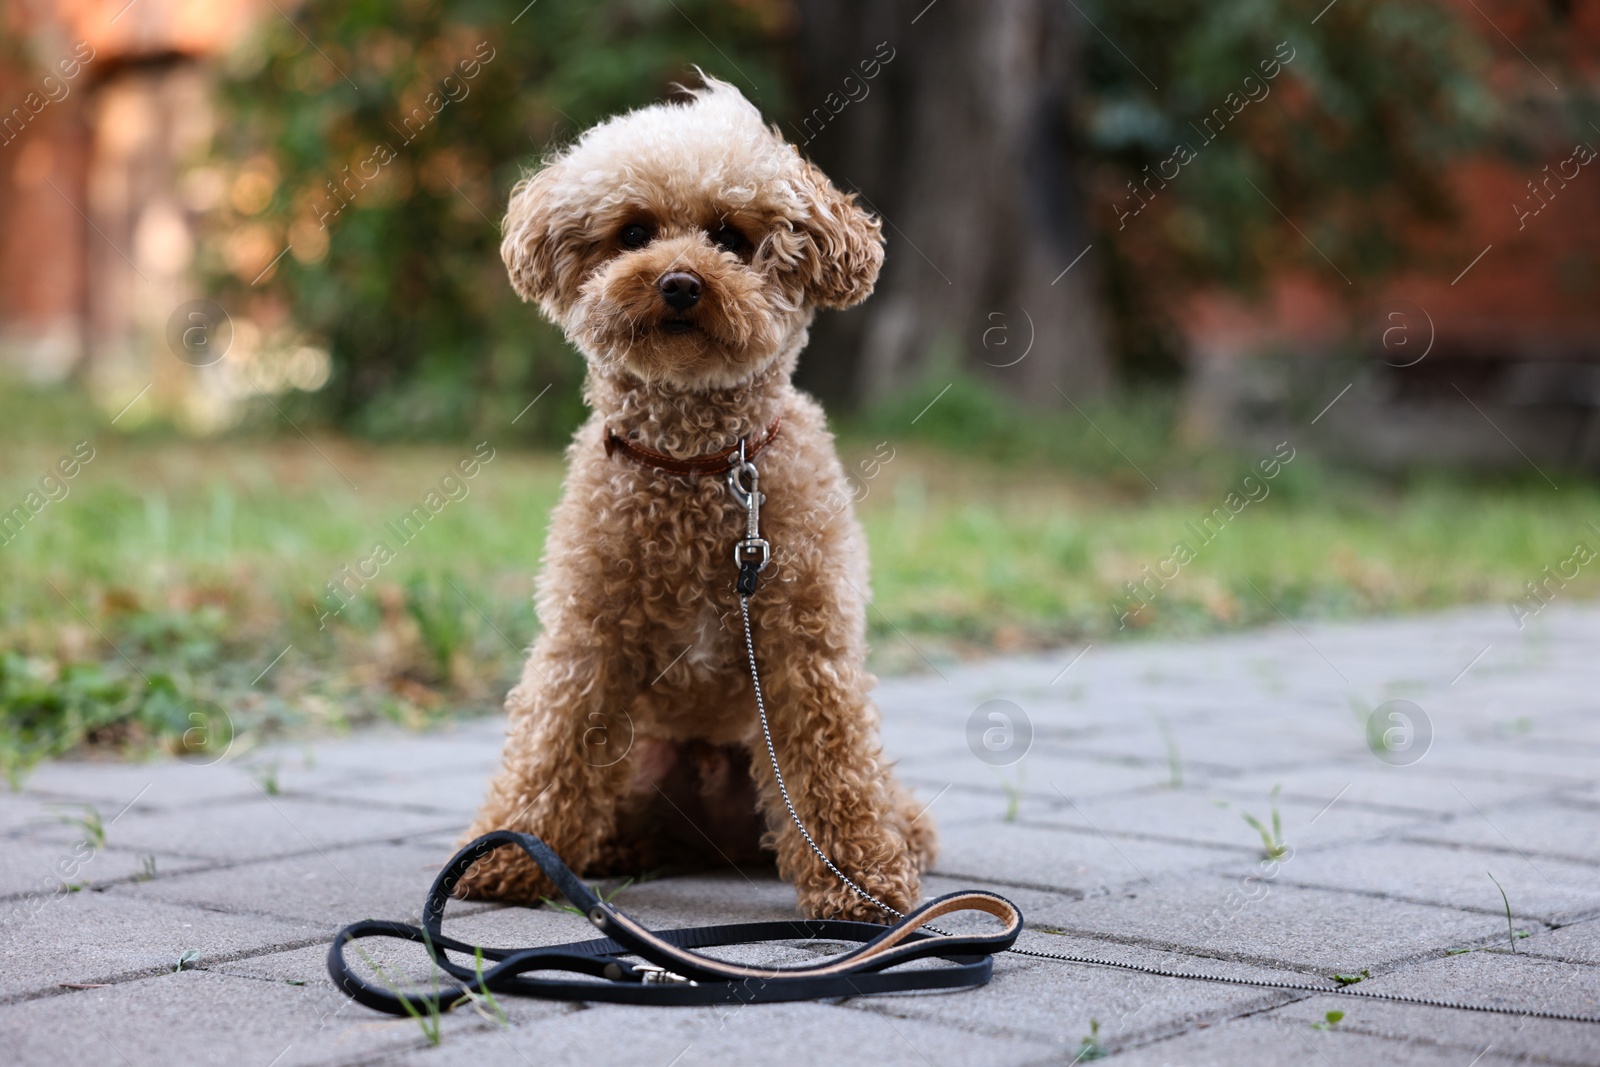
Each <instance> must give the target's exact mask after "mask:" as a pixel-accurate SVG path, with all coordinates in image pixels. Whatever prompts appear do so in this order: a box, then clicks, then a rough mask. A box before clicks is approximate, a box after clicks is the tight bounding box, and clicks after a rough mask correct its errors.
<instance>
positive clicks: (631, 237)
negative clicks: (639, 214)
mask: <svg viewBox="0 0 1600 1067" xmlns="http://www.w3.org/2000/svg"><path fill="white" fill-rule="evenodd" d="M617 240H619V241H621V242H622V247H623V248H643V247H644V246H645V245H647V244H649V243H650V231H649V230H647V229H645V228H644V227H643V226H640V225H639V224H638V223H637V222H635V223H632V224H630V225H627V226H624V227H623V228H622V232H621V233H619V234H617Z"/></svg>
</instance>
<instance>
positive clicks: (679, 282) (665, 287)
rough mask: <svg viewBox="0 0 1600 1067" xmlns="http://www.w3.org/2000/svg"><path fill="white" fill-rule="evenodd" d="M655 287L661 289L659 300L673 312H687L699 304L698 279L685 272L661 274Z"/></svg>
mask: <svg viewBox="0 0 1600 1067" xmlns="http://www.w3.org/2000/svg"><path fill="white" fill-rule="evenodd" d="M656 285H657V286H658V287H659V288H660V289H661V299H663V300H665V301H666V302H667V305H668V306H669V307H671V308H672V309H673V310H674V311H688V310H689V309H690V308H692V307H694V306H695V305H696V304H698V303H699V302H700V279H699V277H698V276H696V275H693V274H690V273H689V272H688V271H686V270H675V271H672V272H671V273H670V274H663V275H662V276H661V280H660V281H659V282H657V283H656Z"/></svg>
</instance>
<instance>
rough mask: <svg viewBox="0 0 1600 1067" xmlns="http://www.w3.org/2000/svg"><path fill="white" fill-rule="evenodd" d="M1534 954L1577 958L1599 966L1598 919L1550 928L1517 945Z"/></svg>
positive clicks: (1599, 940)
mask: <svg viewBox="0 0 1600 1067" xmlns="http://www.w3.org/2000/svg"><path fill="white" fill-rule="evenodd" d="M1517 948H1518V949H1520V950H1521V951H1523V952H1527V953H1530V954H1532V955H1535V956H1553V957H1556V958H1557V959H1563V960H1579V961H1582V962H1584V963H1592V964H1595V965H1597V966H1600V919H1589V920H1586V921H1584V922H1580V923H1573V924H1572V925H1571V926H1563V927H1562V928H1561V929H1559V930H1550V931H1548V932H1546V933H1545V934H1543V935H1542V936H1540V937H1537V938H1531V939H1529V940H1527V941H1524V942H1522V944H1520V945H1518V946H1517Z"/></svg>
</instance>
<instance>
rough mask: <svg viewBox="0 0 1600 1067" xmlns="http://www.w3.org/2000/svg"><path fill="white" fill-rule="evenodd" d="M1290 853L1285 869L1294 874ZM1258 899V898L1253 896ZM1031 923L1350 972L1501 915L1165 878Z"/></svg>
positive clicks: (1436, 945) (1428, 947)
mask: <svg viewBox="0 0 1600 1067" xmlns="http://www.w3.org/2000/svg"><path fill="white" fill-rule="evenodd" d="M1294 862H1295V861H1294V860H1290V861H1288V862H1287V863H1285V864H1283V865H1282V867H1280V871H1282V872H1285V873H1286V872H1288V871H1290V870H1292V868H1293V866H1294ZM1252 897H1254V898H1255V899H1251V898H1252ZM1028 919H1029V921H1030V922H1033V923H1036V924H1041V925H1048V926H1052V927H1057V928H1060V929H1064V930H1066V931H1068V932H1070V933H1074V934H1079V935H1088V936H1097V937H1102V938H1109V939H1111V940H1122V939H1126V940H1130V941H1134V942H1137V943H1141V944H1148V945H1158V946H1162V947H1169V948H1173V949H1177V950H1179V951H1183V952H1188V953H1191V954H1193V955H1198V956H1218V957H1222V958H1225V959H1240V960H1250V961H1254V962H1259V963H1263V964H1266V965H1269V966H1270V965H1273V964H1280V965H1287V966H1289V967H1293V968H1296V969H1301V970H1305V971H1308V972H1312V973H1316V974H1320V975H1324V976H1326V975H1331V974H1334V973H1335V972H1338V973H1342V974H1350V973H1355V972H1358V971H1360V970H1361V969H1362V968H1363V967H1368V968H1377V967H1380V966H1383V965H1384V964H1387V963H1390V962H1392V961H1406V960H1411V959H1414V958H1416V957H1417V956H1419V955H1420V954H1423V953H1427V952H1431V951H1436V950H1437V951H1442V950H1443V948H1445V947H1448V946H1451V945H1470V944H1479V943H1482V942H1483V941H1485V940H1487V939H1489V938H1492V937H1493V936H1495V931H1496V930H1497V929H1498V930H1499V931H1501V932H1503V931H1504V930H1505V920H1504V918H1500V919H1498V920H1497V919H1496V918H1495V917H1493V916H1490V915H1482V914H1472V913H1468V912H1461V911H1454V910H1451V909H1448V908H1438V907H1429V906H1425V905H1420V904H1406V903H1400V902H1397V901H1388V900H1374V899H1372V898H1370V897H1362V896H1357V895H1354V894H1348V893H1332V892H1326V891H1323V890H1314V889H1301V888H1298V887H1295V886H1291V885H1287V884H1284V883H1283V882H1282V881H1281V880H1279V879H1272V880H1263V881H1258V882H1254V883H1251V884H1248V885H1246V884H1244V883H1243V882H1241V881H1240V880H1239V879H1227V878H1222V877H1218V876H1216V875H1191V876H1187V877H1184V876H1167V877H1165V878H1162V879H1160V880H1158V881H1156V882H1155V883H1154V884H1153V885H1151V884H1139V885H1137V886H1135V885H1129V886H1128V887H1126V888H1124V889H1123V890H1121V891H1119V892H1117V893H1113V894H1111V895H1109V896H1098V897H1089V898H1086V899H1084V900H1080V901H1065V900H1063V901H1060V902H1056V903H1052V904H1047V905H1045V906H1044V907H1039V908H1036V909H1035V910H1034V911H1032V912H1030V913H1029V914H1028Z"/></svg>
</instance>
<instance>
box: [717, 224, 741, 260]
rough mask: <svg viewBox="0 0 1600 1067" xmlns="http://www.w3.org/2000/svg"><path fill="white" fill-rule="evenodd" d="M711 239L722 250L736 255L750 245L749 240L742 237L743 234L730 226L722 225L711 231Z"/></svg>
mask: <svg viewBox="0 0 1600 1067" xmlns="http://www.w3.org/2000/svg"><path fill="white" fill-rule="evenodd" d="M711 241H712V243H713V244H715V245H716V246H717V247H718V248H720V249H722V250H723V251H724V252H732V253H733V254H734V255H738V254H739V253H741V252H743V251H744V250H745V249H746V248H748V247H749V246H750V242H749V241H746V240H745V239H744V234H742V233H740V232H739V231H738V230H736V229H734V228H733V227H732V226H724V227H722V228H721V229H720V230H718V231H717V232H716V233H713V234H712V235H711Z"/></svg>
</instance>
